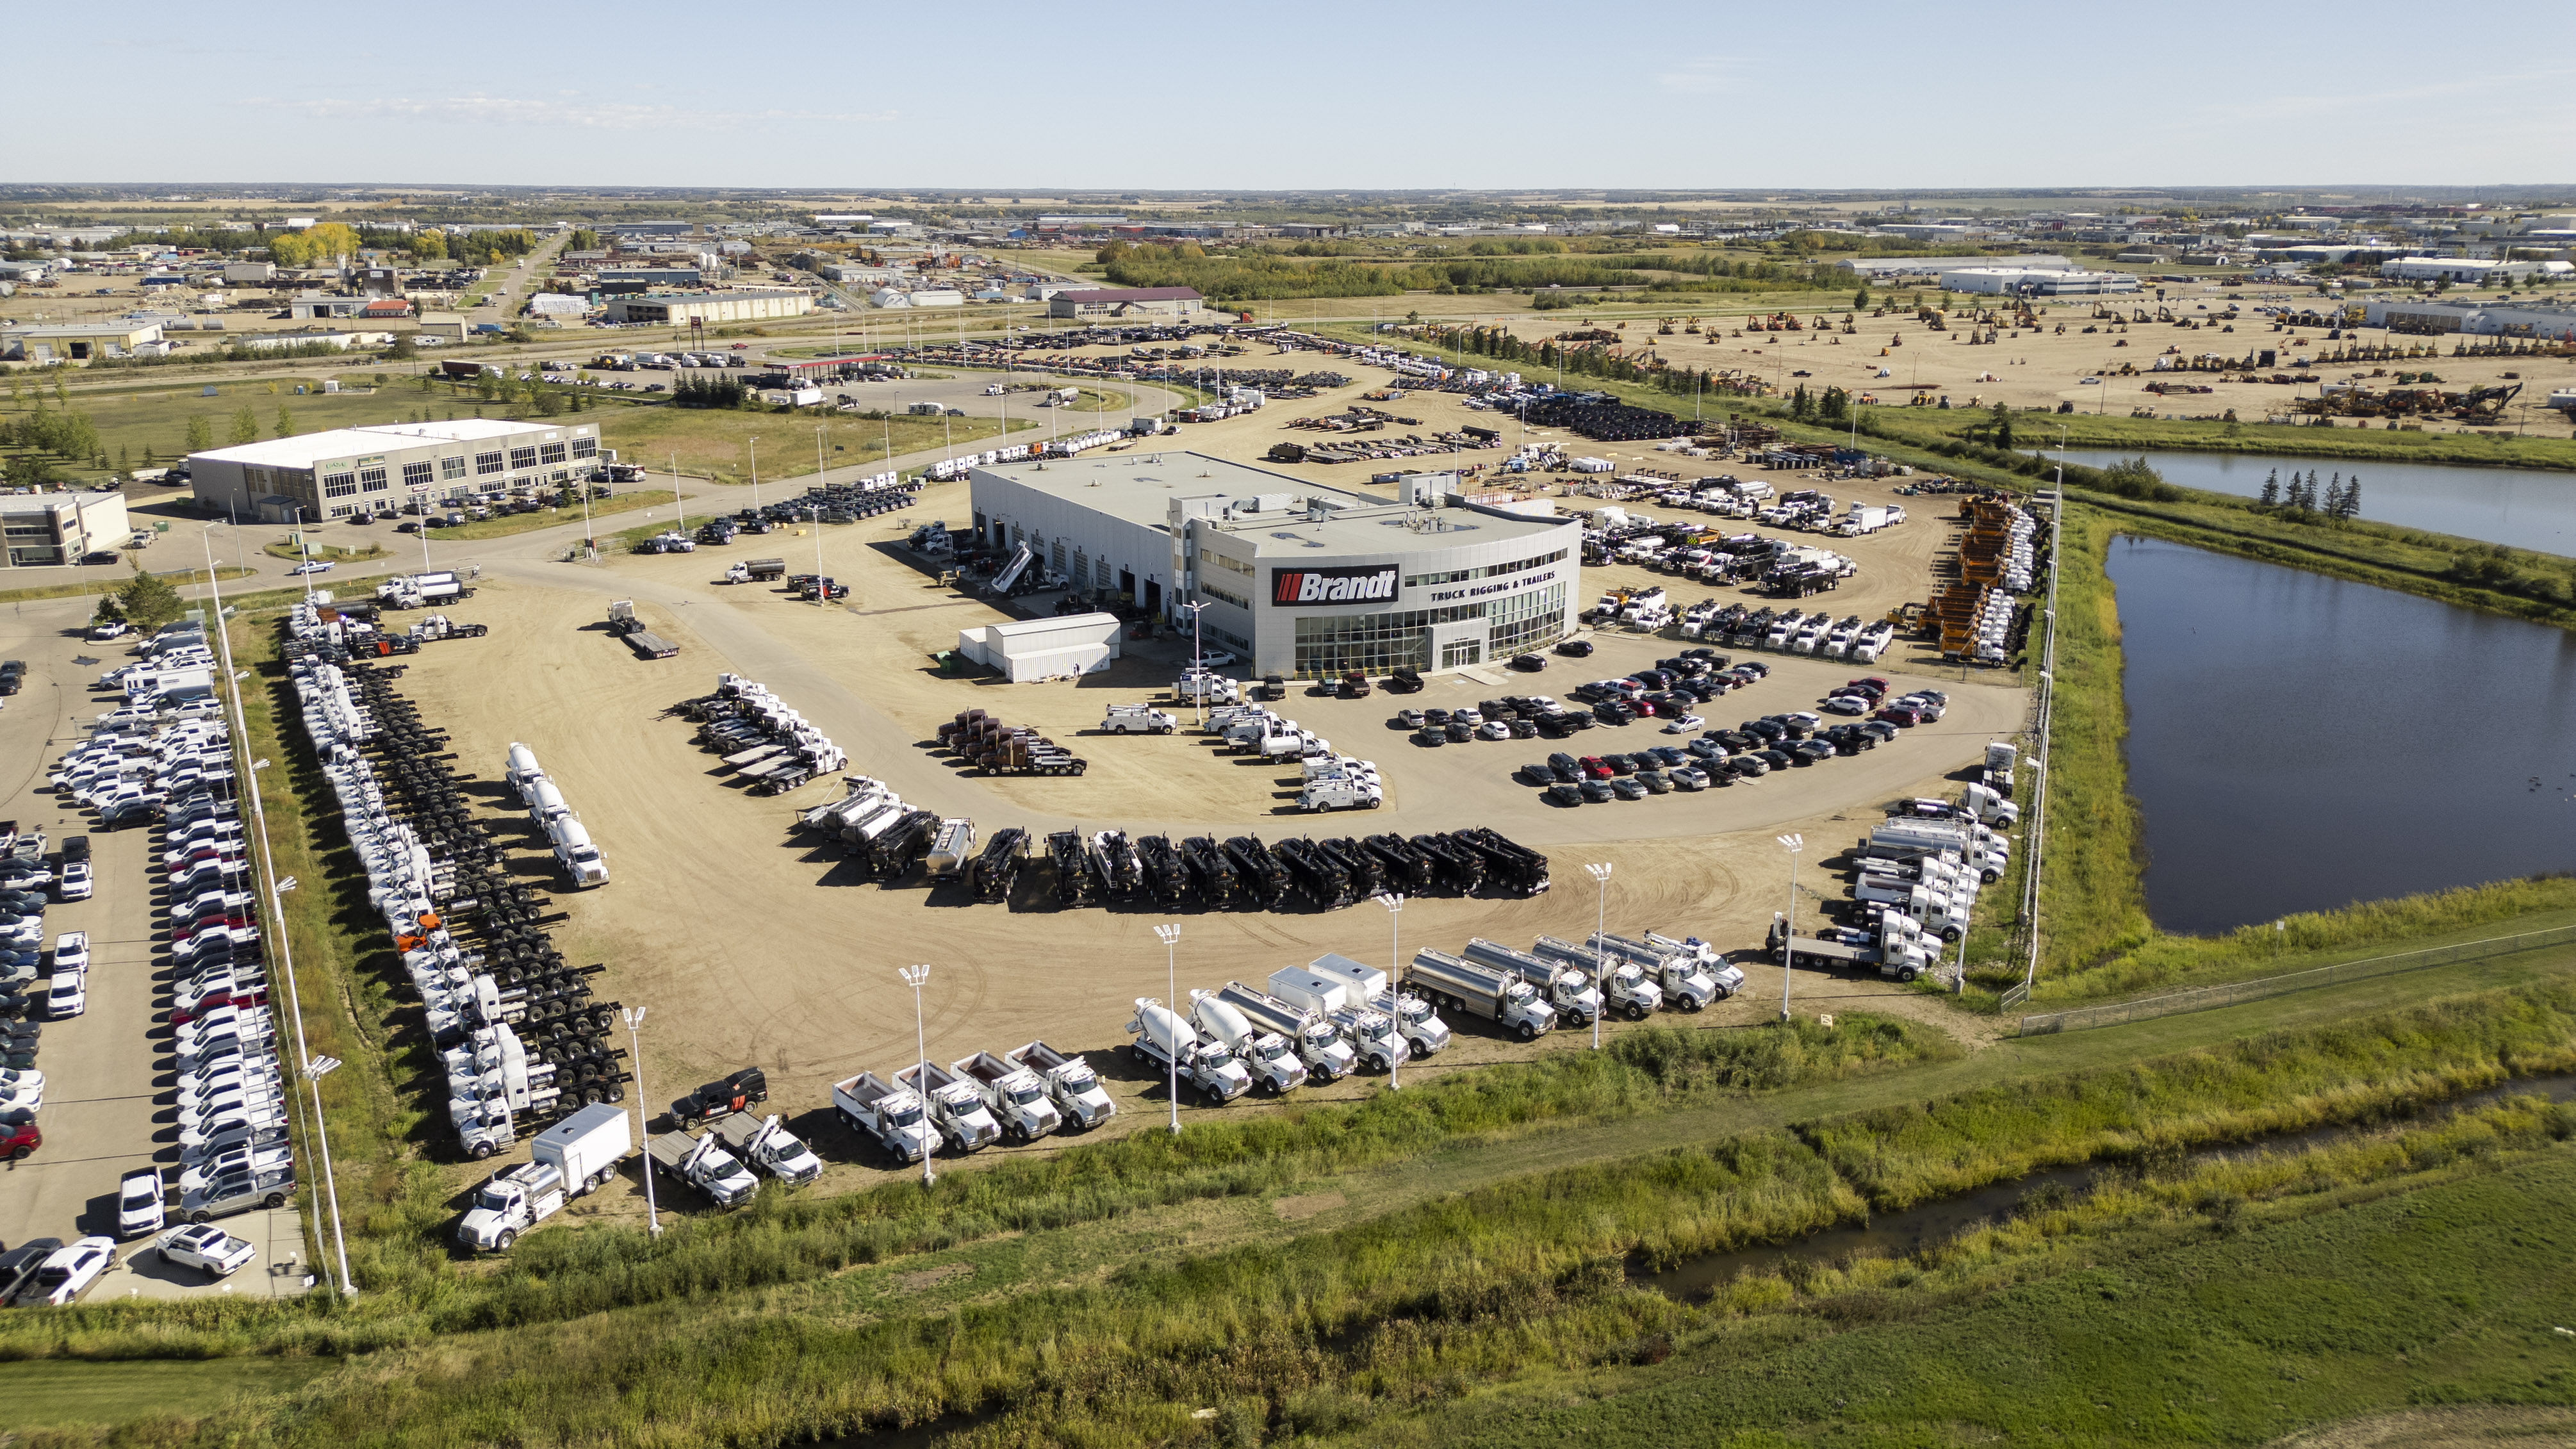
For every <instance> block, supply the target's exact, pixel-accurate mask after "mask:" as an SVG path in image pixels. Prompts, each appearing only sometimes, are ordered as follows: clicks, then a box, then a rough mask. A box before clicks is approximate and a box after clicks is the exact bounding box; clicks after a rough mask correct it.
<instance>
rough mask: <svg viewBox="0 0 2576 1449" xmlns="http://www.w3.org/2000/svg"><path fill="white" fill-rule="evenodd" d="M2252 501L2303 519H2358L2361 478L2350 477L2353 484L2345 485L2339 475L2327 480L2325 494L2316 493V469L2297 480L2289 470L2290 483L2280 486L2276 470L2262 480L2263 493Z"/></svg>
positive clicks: (2294, 472) (2279, 476)
mask: <svg viewBox="0 0 2576 1449" xmlns="http://www.w3.org/2000/svg"><path fill="white" fill-rule="evenodd" d="M2255 501H2256V502H2257V503H2260V504H2261V505H2263V506H2264V507H2265V508H2278V509H2281V510H2282V511H2284V512H2287V513H2292V514H2297V515H2300V516H2302V517H2314V518H2332V519H2335V520H2338V521H2341V520H2343V519H2348V518H2358V517H2360V516H2361V475H2360V474H2358V473H2355V474H2353V475H2352V481H2351V482H2349V483H2347V482H2345V481H2344V477H2343V474H2342V473H2340V472H2338V473H2336V474H2335V475H2334V477H2333V478H2331V479H2329V480H2327V483H2326V486H2325V491H2324V492H2322V493H2320V492H2319V491H2318V490H2317V470H2316V469H2314V468H2310V469H2309V470H2308V474H2307V476H2306V477H2305V478H2302V477H2300V476H2299V474H2298V471H2297V470H2296V469H2292V470H2291V472H2290V481H2289V482H2287V483H2283V482H2282V481H2281V470H2280V469H2278V468H2275V469H2273V470H2272V472H2271V474H2270V476H2268V477H2266V478H2265V479H2264V480H2263V491H2262V492H2261V493H2260V494H2259V495H2257V496H2256V498H2255Z"/></svg>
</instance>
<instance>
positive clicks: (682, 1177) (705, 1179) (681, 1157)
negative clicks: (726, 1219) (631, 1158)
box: [644, 1132, 760, 1207]
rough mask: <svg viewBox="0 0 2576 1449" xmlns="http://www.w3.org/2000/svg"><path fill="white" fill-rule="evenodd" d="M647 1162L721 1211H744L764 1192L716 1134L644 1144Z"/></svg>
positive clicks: (679, 1135)
mask: <svg viewBox="0 0 2576 1449" xmlns="http://www.w3.org/2000/svg"><path fill="white" fill-rule="evenodd" d="M644 1161H645V1165H646V1167H647V1168H648V1169H649V1170H651V1171H653V1172H657V1173H659V1174H661V1175H662V1176H663V1177H665V1178H668V1179H670V1180H671V1181H673V1182H685V1183H687V1184H688V1185H689V1186H691V1187H694V1188H696V1189H697V1190H698V1191H700V1192H702V1193H705V1194H706V1195H707V1200H708V1201H709V1202H712V1203H714V1204H715V1205H716V1206H718V1207H740V1206H741V1205H742V1204H744V1203H747V1202H749V1201H751V1197H752V1194H754V1193H756V1192H758V1191H760V1179H759V1178H756V1177H754V1176H752V1175H751V1169H750V1168H748V1167H745V1166H743V1165H742V1164H741V1163H739V1162H737V1161H735V1160H734V1156H733V1154H732V1153H730V1152H727V1151H725V1149H724V1144H723V1143H722V1142H719V1141H717V1140H716V1138H715V1134H713V1133H709V1134H707V1135H706V1136H704V1137H692V1136H690V1135H689V1134H688V1133H686V1132H665V1133H663V1134H662V1135H661V1136H659V1137H655V1138H652V1139H650V1140H648V1141H647V1142H646V1143H645V1144H644Z"/></svg>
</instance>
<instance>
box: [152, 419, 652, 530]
mask: <svg viewBox="0 0 2576 1449" xmlns="http://www.w3.org/2000/svg"><path fill="white" fill-rule="evenodd" d="M601 461H603V460H602V457H601V454H600V451H599V428H598V425H597V424H595V423H552V422H528V423H517V422H505V421H502V420H501V419H498V418H463V419H459V420H456V421H453V422H444V423H388V424H385V425H382V426H379V427H364V428H333V429H331V430H330V431H329V432H322V433H307V434H305V435H303V436H302V437H296V438H276V439H272V440H270V441H268V442H265V443H243V444H241V445H239V446H237V447H231V448H216V449H213V450H211V451H209V452H204V453H192V454H190V455H189V456H188V481H189V484H190V486H191V488H192V489H193V490H194V492H195V494H196V499H197V506H198V508H200V509H202V510H203V511H205V512H206V513H208V514H212V515H216V516H219V517H234V518H255V519H258V520H260V521H262V522H266V523H291V522H293V521H295V519H296V518H297V516H298V515H299V514H300V515H301V516H302V517H303V518H305V519H307V520H328V519H333V518H347V517H349V516H351V515H352V514H355V513H357V512H359V511H360V510H361V509H363V510H365V511H367V512H369V513H394V512H398V511H400V510H401V508H402V506H403V505H404V504H406V503H413V502H419V503H423V504H426V503H427V502H429V501H430V500H432V499H455V498H473V497H482V496H490V495H493V494H500V493H509V492H526V491H534V490H538V489H553V488H559V487H561V486H563V485H564V484H566V483H570V482H573V481H574V480H576V479H586V478H588V477H589V475H590V472H591V470H592V469H594V468H595V467H597V466H598V465H599V463H600V462H601Z"/></svg>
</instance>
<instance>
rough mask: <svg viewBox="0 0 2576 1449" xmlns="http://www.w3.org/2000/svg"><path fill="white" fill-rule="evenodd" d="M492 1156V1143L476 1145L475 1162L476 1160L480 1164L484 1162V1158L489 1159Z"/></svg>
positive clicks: (478, 1143)
mask: <svg viewBox="0 0 2576 1449" xmlns="http://www.w3.org/2000/svg"><path fill="white" fill-rule="evenodd" d="M491 1155H492V1144H491V1143H489V1142H477V1143H475V1144H474V1153H473V1156H474V1160H475V1161H477V1162H480V1161H482V1160H483V1159H484V1158H486V1157H489V1156H491Z"/></svg>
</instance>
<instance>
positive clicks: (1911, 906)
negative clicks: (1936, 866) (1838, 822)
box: [1852, 871, 1968, 941]
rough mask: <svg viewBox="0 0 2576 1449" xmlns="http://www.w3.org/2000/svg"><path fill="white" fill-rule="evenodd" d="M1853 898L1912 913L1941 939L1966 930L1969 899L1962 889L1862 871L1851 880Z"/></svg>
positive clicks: (1868, 903) (1952, 939) (1960, 933)
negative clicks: (1928, 884)
mask: <svg viewBox="0 0 2576 1449" xmlns="http://www.w3.org/2000/svg"><path fill="white" fill-rule="evenodd" d="M1852 898H1853V899H1855V900H1857V901H1859V902H1860V903H1861V904H1863V905H1865V906H1885V907H1887V908H1888V909H1889V910H1892V911H1899V912H1902V913H1903V914H1905V915H1908V916H1911V917H1913V918H1914V919H1915V920H1917V921H1919V922H1921V923H1922V925H1923V929H1925V930H1927V931H1930V932H1933V933H1934V934H1936V935H1938V936H1940V938H1941V939H1942V940H1944V941H1955V940H1958V939H1959V938H1960V937H1961V936H1964V935H1966V934H1967V930H1968V899H1967V896H1966V894H1965V893H1964V892H1953V891H1951V890H1948V889H1944V888H1942V887H1938V886H1927V885H1922V884H1919V883H1917V882H1914V881H1908V880H1895V879H1891V878H1889V877H1887V876H1883V875H1879V874H1877V873H1876V872H1874V871H1863V872H1861V874H1860V877H1859V879H1857V880H1855V881H1854V882H1853V883H1852Z"/></svg>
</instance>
